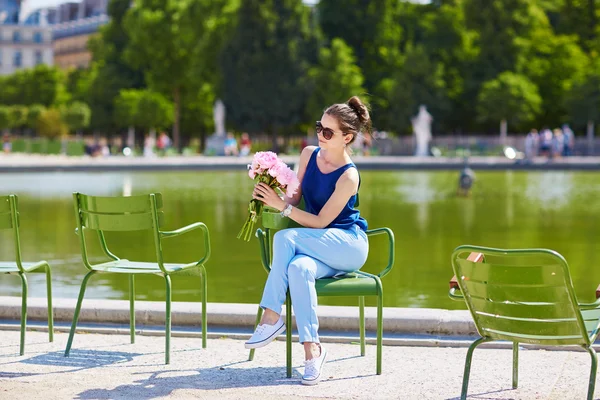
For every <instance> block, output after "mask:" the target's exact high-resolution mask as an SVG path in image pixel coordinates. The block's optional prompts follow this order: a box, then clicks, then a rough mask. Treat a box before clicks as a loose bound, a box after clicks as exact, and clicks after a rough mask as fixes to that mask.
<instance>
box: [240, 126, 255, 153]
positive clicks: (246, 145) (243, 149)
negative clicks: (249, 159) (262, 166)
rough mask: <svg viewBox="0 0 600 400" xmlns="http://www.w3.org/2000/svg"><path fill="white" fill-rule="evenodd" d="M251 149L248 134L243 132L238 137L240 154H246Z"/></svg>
mask: <svg viewBox="0 0 600 400" xmlns="http://www.w3.org/2000/svg"><path fill="white" fill-rule="evenodd" d="M251 149H252V142H251V141H250V135H248V133H246V132H244V133H242V137H241V138H240V156H247V155H249V154H250V151H251Z"/></svg>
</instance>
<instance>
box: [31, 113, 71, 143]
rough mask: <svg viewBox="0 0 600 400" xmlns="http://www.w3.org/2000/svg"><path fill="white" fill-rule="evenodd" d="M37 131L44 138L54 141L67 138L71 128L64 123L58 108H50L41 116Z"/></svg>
mask: <svg viewBox="0 0 600 400" xmlns="http://www.w3.org/2000/svg"><path fill="white" fill-rule="evenodd" d="M36 131H37V132H38V134H40V135H42V136H44V137H47V138H49V139H54V138H58V137H63V136H66V135H67V133H68V132H69V128H68V127H67V125H66V124H65V122H64V121H63V119H62V116H61V113H60V111H59V110H58V109H56V108H49V109H47V110H45V111H44V112H43V113H41V114H40V116H39V118H38V123H37V127H36Z"/></svg>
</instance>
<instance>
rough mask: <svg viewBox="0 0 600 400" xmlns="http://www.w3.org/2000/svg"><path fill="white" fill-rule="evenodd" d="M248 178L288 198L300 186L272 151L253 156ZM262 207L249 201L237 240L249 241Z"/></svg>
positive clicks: (296, 178) (261, 204)
mask: <svg viewBox="0 0 600 400" xmlns="http://www.w3.org/2000/svg"><path fill="white" fill-rule="evenodd" d="M248 176H250V178H252V179H254V180H255V181H256V182H263V183H266V184H267V185H269V186H270V187H272V188H273V189H275V191H279V192H280V193H285V195H286V196H288V197H291V196H293V195H294V193H296V191H297V190H298V187H299V186H300V182H299V181H298V177H297V176H296V173H295V172H294V171H292V170H291V169H290V168H289V167H288V166H287V165H286V164H285V163H284V162H283V161H281V160H280V159H279V158H278V157H277V154H275V153H273V152H272V151H259V152H257V153H256V154H255V155H254V158H253V159H252V164H250V165H248ZM263 206H264V204H263V202H262V201H260V200H256V199H252V200H250V204H249V205H248V212H249V215H248V218H247V219H246V222H245V223H244V226H242V229H241V230H240V232H239V233H238V235H237V238H238V239H242V240H245V241H247V242H248V241H250V238H251V237H252V234H253V233H254V224H255V223H256V221H257V220H258V217H259V216H260V215H261V214H262V210H263Z"/></svg>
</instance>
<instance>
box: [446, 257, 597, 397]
mask: <svg viewBox="0 0 600 400" xmlns="http://www.w3.org/2000/svg"><path fill="white" fill-rule="evenodd" d="M452 267H453V269H454V273H455V277H454V278H453V279H452V280H451V281H450V292H449V295H450V297H451V298H452V299H454V300H463V299H464V301H465V302H466V304H467V307H468V309H469V311H470V312H471V315H472V317H473V320H474V322H475V326H476V327H477V331H478V332H479V334H480V335H481V338H479V339H477V340H476V341H475V342H473V344H471V346H470V347H469V350H468V351H467V359H466V363H465V371H464V376H463V385H462V394H461V399H466V397H467V389H468V385H469V373H470V369H471V358H472V356H473V351H474V350H475V348H476V347H477V346H479V345H480V344H482V343H486V342H491V341H495V340H507V341H510V342H512V343H513V375H512V387H513V389H516V388H517V385H518V363H519V343H529V344H536V345H543V346H562V345H577V346H581V347H583V348H584V349H585V350H586V351H587V352H588V353H589V354H590V356H591V358H592V366H591V371H590V380H589V384H588V399H592V398H593V395H594V385H595V383H596V368H597V364H598V361H597V357H596V352H595V351H594V349H593V348H592V344H593V343H594V341H595V340H596V337H597V336H598V328H599V326H600V299H598V300H596V302H594V303H589V304H587V303H579V302H578V301H577V297H576V296H575V291H574V290H573V283H572V281H571V276H570V274H569V266H568V265H567V261H566V260H565V259H564V258H563V257H562V256H561V255H560V254H559V253H557V252H555V251H552V250H545V249H519V250H504V249H492V248H487V247H478V246H460V247H457V248H456V250H454V253H453V254H452ZM456 277H459V278H458V279H456ZM599 289H600V288H599ZM599 295H600V291H596V296H597V297H598V296H599Z"/></svg>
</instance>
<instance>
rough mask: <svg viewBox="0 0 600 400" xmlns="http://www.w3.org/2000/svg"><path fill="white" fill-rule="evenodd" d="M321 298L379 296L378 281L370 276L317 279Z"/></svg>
mask: <svg viewBox="0 0 600 400" xmlns="http://www.w3.org/2000/svg"><path fill="white" fill-rule="evenodd" d="M315 287H316V289H317V294H318V295H319V296H365V295H367V296H368V295H377V294H378V291H377V281H376V280H375V279H373V278H371V277H369V276H364V275H356V274H347V275H343V276H341V277H338V278H325V279H317V281H316V282H315Z"/></svg>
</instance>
